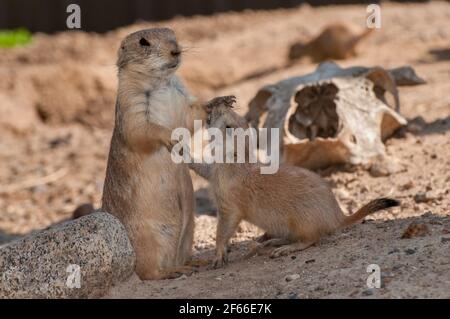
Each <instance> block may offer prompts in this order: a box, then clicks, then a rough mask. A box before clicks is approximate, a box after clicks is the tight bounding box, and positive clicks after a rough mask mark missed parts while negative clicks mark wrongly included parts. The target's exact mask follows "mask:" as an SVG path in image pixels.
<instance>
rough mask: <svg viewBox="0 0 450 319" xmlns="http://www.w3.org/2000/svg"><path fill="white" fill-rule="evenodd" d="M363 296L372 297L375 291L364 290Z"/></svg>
mask: <svg viewBox="0 0 450 319" xmlns="http://www.w3.org/2000/svg"><path fill="white" fill-rule="evenodd" d="M362 294H363V296H372V295H373V289H367V290H364V291H363V292H362Z"/></svg>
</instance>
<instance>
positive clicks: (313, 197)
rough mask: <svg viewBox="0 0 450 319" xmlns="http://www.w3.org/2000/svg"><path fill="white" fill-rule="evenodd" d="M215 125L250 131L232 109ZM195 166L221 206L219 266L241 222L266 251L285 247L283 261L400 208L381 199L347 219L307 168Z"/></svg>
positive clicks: (216, 115) (216, 116)
mask: <svg viewBox="0 0 450 319" xmlns="http://www.w3.org/2000/svg"><path fill="white" fill-rule="evenodd" d="M209 123H210V124H209V125H210V126H211V127H217V128H219V129H221V130H222V131H223V132H224V131H225V128H226V127H232V128H237V127H242V128H245V127H247V124H243V123H245V121H243V119H242V118H241V117H239V116H238V115H237V114H236V113H234V112H233V111H232V110H231V109H230V107H229V105H227V104H223V105H222V106H221V107H218V108H215V109H213V110H212V112H211V114H210V118H209ZM224 136H225V135H224ZM189 166H190V168H192V169H194V170H195V171H196V172H197V173H199V174H200V175H201V176H203V177H206V178H207V179H208V180H209V181H210V182H211V186H212V189H213V193H214V195H215V198H216V201H217V206H218V226H217V238H216V249H217V250H216V260H215V265H216V266H222V265H223V264H224V263H226V262H227V244H228V241H229V239H230V238H231V236H232V235H233V234H234V232H235V230H236V228H237V226H238V224H239V222H240V221H241V220H246V221H248V222H250V223H252V224H255V225H257V226H258V227H260V228H261V229H263V230H265V231H266V235H265V236H264V237H262V238H261V239H263V240H266V241H265V242H264V243H263V244H262V247H267V246H281V247H279V248H277V249H275V250H274V251H273V252H272V256H273V257H277V256H280V255H283V254H287V253H290V252H293V251H296V250H302V249H305V248H307V247H309V246H310V245H312V244H313V243H315V242H316V241H317V240H318V239H319V238H320V237H322V236H324V235H327V234H330V233H333V232H334V231H336V230H338V229H340V228H343V227H346V226H349V225H352V224H354V223H356V222H357V221H359V220H361V219H362V218H364V217H365V216H367V215H369V214H371V213H373V212H376V211H378V210H380V209H384V208H388V207H392V206H397V205H398V204H399V203H398V202H397V201H395V200H392V199H384V198H380V199H376V200H374V201H371V202H369V203H368V204H367V205H365V206H363V207H362V208H361V209H360V210H358V211H357V212H356V213H355V214H353V215H351V216H346V215H344V214H343V213H342V211H341V209H340V207H339V205H338V202H337V201H336V199H335V197H334V195H333V193H332V191H331V189H330V188H329V186H328V185H327V183H326V182H325V181H324V180H323V179H322V178H321V177H319V176H318V175H317V174H315V173H313V172H311V171H308V170H306V169H303V168H299V167H294V166H288V165H281V166H280V168H279V171H278V172H277V173H275V174H272V175H264V174H261V173H260V165H259V164H251V163H242V164H237V163H236V164H220V163H216V164H200V163H199V164H195V163H193V164H190V165H189ZM268 238H270V239H268ZM267 239H268V240H267Z"/></svg>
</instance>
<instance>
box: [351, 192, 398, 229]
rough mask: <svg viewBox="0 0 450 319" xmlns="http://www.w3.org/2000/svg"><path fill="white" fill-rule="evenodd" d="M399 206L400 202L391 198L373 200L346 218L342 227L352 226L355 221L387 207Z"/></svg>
mask: <svg viewBox="0 0 450 319" xmlns="http://www.w3.org/2000/svg"><path fill="white" fill-rule="evenodd" d="M399 205H400V202H399V201H398V200H396V199H392V198H377V199H374V200H372V201H370V202H369V203H367V204H366V205H364V206H363V207H361V208H360V209H358V211H357V212H356V213H354V214H353V215H350V216H346V217H345V220H344V227H346V226H350V225H353V224H354V223H356V222H357V221H359V220H361V219H363V218H364V217H366V216H368V215H370V214H372V213H375V212H377V211H379V210H382V209H386V208H389V207H395V206H399Z"/></svg>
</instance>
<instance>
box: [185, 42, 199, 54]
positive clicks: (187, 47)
mask: <svg viewBox="0 0 450 319" xmlns="http://www.w3.org/2000/svg"><path fill="white" fill-rule="evenodd" d="M180 48H181V53H182V54H188V55H190V54H197V53H198V52H200V49H199V47H196V46H193V45H184V44H181V45H180Z"/></svg>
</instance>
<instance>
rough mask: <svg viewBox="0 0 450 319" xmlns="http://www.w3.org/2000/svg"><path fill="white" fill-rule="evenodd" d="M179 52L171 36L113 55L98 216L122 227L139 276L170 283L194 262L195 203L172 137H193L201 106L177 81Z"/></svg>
mask: <svg viewBox="0 0 450 319" xmlns="http://www.w3.org/2000/svg"><path fill="white" fill-rule="evenodd" d="M180 62H181V49H180V46H179V45H178V43H177V40H176V38H175V34H174V32H173V31H172V30H170V29H166V28H158V29H148V30H142V31H138V32H135V33H132V34H130V35H128V36H127V37H126V38H125V39H124V40H123V41H122V43H121V45H120V48H119V52H118V61H117V67H118V70H119V71H118V78H119V86H118V94H117V102H116V115H115V127H114V131H113V134H112V139H111V147H110V152H109V157H108V165H107V169H106V178H105V184H104V189H103V198H102V209H103V210H105V211H107V212H109V213H111V214H113V215H115V216H116V217H118V218H119V219H120V220H121V222H122V223H123V224H124V226H125V228H126V230H127V232H128V235H129V237H130V240H131V242H132V244H133V247H134V250H135V252H136V273H137V274H138V276H139V277H140V278H141V279H143V280H145V279H162V278H168V277H172V276H173V275H174V274H176V273H177V272H179V271H180V270H182V269H185V268H183V265H184V264H185V263H186V261H188V259H189V258H190V254H191V249H192V243H193V232H194V195H193V186H192V180H191V177H190V175H189V169H188V167H187V165H185V164H175V163H174V162H173V161H172V159H171V155H170V150H171V149H172V147H173V145H174V144H175V141H172V140H171V134H172V130H173V129H175V128H178V127H187V128H189V129H191V130H192V128H193V120H194V119H204V118H205V117H206V112H205V108H204V105H202V104H199V103H195V102H194V98H193V97H192V96H191V95H190V94H189V92H188V91H187V90H186V89H185V87H184V86H183V85H182V83H181V81H180V80H179V79H178V77H177V76H176V75H175V71H176V70H177V68H178V66H179V65H180Z"/></svg>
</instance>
